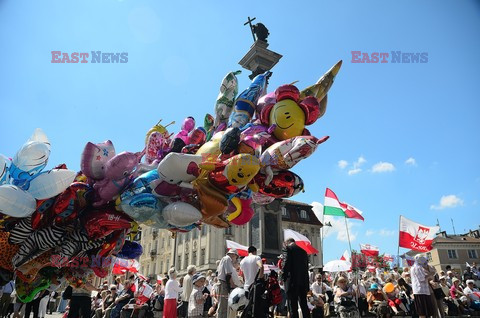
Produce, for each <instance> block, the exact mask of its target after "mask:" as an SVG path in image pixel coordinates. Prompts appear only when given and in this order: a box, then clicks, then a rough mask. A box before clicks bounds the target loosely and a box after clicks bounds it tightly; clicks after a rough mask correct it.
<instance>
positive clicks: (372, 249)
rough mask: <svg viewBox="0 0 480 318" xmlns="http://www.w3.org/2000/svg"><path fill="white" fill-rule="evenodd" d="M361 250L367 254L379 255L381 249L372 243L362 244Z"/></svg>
mask: <svg viewBox="0 0 480 318" xmlns="http://www.w3.org/2000/svg"><path fill="white" fill-rule="evenodd" d="M360 251H361V252H362V254H363V255H365V256H378V253H379V252H380V250H379V249H378V247H376V246H373V245H370V244H360Z"/></svg>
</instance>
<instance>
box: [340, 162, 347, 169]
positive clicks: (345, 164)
mask: <svg viewBox="0 0 480 318" xmlns="http://www.w3.org/2000/svg"><path fill="white" fill-rule="evenodd" d="M347 166H348V161H346V160H340V161H339V162H338V167H339V168H340V169H345V168H346V167H347Z"/></svg>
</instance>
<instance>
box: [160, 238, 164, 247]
mask: <svg viewBox="0 0 480 318" xmlns="http://www.w3.org/2000/svg"><path fill="white" fill-rule="evenodd" d="M160 247H161V248H164V247H165V238H164V237H162V243H161V244H160Z"/></svg>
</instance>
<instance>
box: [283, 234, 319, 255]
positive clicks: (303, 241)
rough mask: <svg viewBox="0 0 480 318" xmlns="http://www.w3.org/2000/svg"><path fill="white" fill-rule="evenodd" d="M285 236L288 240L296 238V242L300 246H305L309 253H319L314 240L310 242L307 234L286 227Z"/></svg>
mask: <svg viewBox="0 0 480 318" xmlns="http://www.w3.org/2000/svg"><path fill="white" fill-rule="evenodd" d="M283 237H284V238H285V240H287V239H288V238H293V239H294V240H295V243H296V244H297V245H298V246H299V247H301V248H303V249H304V250H305V252H307V254H309V255H311V254H317V253H318V250H317V249H316V248H315V247H313V246H312V242H310V240H309V239H308V238H307V237H306V236H304V235H302V234H300V233H298V232H295V231H293V230H289V229H284V230H283Z"/></svg>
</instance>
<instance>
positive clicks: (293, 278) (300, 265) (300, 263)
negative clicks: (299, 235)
mask: <svg viewBox="0 0 480 318" xmlns="http://www.w3.org/2000/svg"><path fill="white" fill-rule="evenodd" d="M282 279H283V281H284V282H285V292H286V293H287V299H288V311H289V312H290V318H298V303H299V302H300V308H301V309H302V315H303V318H310V310H308V306H307V292H308V290H309V289H310V286H309V285H310V284H309V280H308V256H307V252H305V251H304V250H303V249H302V248H301V247H299V246H298V245H297V244H295V240H294V239H292V238H289V239H287V240H286V241H285V261H284V265H283V274H282Z"/></svg>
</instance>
